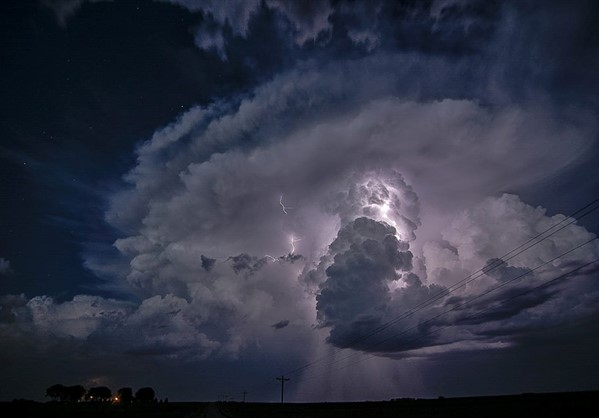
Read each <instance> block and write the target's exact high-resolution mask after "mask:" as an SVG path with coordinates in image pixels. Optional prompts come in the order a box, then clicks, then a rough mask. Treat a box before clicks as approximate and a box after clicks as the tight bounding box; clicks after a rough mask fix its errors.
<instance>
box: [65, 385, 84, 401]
mask: <svg viewBox="0 0 599 418" xmlns="http://www.w3.org/2000/svg"><path fill="white" fill-rule="evenodd" d="M65 389H66V391H67V397H68V400H69V401H70V402H79V401H80V400H81V399H82V398H83V395H85V388H84V387H83V386H81V385H75V386H69V387H68V388H65Z"/></svg>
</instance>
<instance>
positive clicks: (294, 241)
mask: <svg viewBox="0 0 599 418" xmlns="http://www.w3.org/2000/svg"><path fill="white" fill-rule="evenodd" d="M298 241H301V238H296V237H295V236H293V235H292V236H291V237H290V238H289V243H290V244H291V252H290V253H289V254H293V253H295V243H296V242H298Z"/></svg>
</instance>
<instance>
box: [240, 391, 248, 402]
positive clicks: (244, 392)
mask: <svg viewBox="0 0 599 418" xmlns="http://www.w3.org/2000/svg"><path fill="white" fill-rule="evenodd" d="M241 393H243V402H245V395H247V391H245V390H244V391H243V392H241Z"/></svg>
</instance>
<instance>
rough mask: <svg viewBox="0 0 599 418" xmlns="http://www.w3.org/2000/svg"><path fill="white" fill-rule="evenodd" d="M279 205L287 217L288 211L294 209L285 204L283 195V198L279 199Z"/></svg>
mask: <svg viewBox="0 0 599 418" xmlns="http://www.w3.org/2000/svg"><path fill="white" fill-rule="evenodd" d="M279 205H281V208H282V209H283V213H284V214H285V215H287V209H293V208H292V207H290V206H285V205H284V204H283V195H281V197H279Z"/></svg>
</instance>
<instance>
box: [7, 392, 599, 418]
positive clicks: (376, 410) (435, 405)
mask: <svg viewBox="0 0 599 418" xmlns="http://www.w3.org/2000/svg"><path fill="white" fill-rule="evenodd" d="M598 403H599V391H591V392H572V393H546V394H522V395H510V396H485V397H471V398H447V399H444V398H439V399H398V400H393V401H384V402H331V403H286V404H278V403H251V402H247V403H241V402H217V403H212V404H209V403H202V402H170V403H155V404H145V405H135V404H134V405H126V406H122V405H102V404H92V403H77V404H61V403H54V402H49V403H38V402H31V401H17V402H2V403H0V416H2V417H10V418H12V417H15V418H71V417H72V418H362V417H364V418H425V417H426V418H437V417H438V418H454V417H455V418H483V417H484V418H495V417H497V418H529V417H539V418H540V417H542V418H562V417H564V418H565V417H568V418H571V417H586V416H594V414H593V413H592V412H591V411H593V410H594V408H595V407H596V405H597V404H598ZM595 412H596V411H595Z"/></svg>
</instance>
